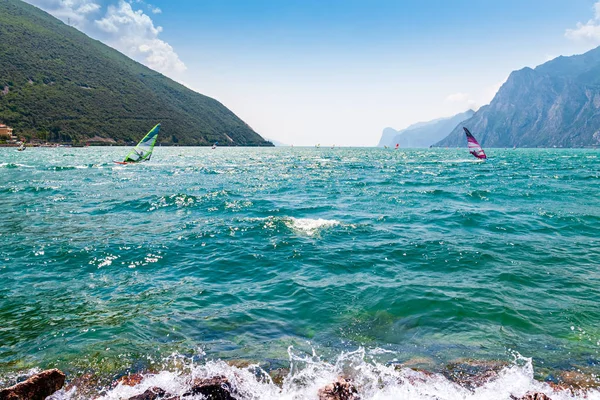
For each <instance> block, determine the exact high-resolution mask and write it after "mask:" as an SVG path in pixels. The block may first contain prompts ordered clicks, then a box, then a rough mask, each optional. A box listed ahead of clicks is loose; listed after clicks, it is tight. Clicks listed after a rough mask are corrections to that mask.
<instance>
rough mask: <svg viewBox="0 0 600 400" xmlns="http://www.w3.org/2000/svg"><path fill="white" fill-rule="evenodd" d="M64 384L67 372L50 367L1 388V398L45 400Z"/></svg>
mask: <svg viewBox="0 0 600 400" xmlns="http://www.w3.org/2000/svg"><path fill="white" fill-rule="evenodd" d="M64 384H65V374H63V373H62V372H61V371H59V370H57V369H50V370H47V371H43V372H40V373H39V374H35V375H33V376H31V377H29V378H28V379H27V380H26V381H24V382H21V383H17V384H16V385H14V386H11V387H9V388H6V389H2V390H0V400H44V399H45V398H46V397H48V396H50V395H52V394H53V393H55V392H57V391H59V390H60V389H61V388H62V387H63V385H64Z"/></svg>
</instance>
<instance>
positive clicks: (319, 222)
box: [286, 217, 340, 236]
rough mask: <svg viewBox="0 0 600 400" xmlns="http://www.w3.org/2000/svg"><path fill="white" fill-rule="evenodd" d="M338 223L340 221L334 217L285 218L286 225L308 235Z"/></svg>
mask: <svg viewBox="0 0 600 400" xmlns="http://www.w3.org/2000/svg"><path fill="white" fill-rule="evenodd" d="M339 224H340V221H336V220H335V219H322V218H318V219H312V218H293V217H292V218H289V219H287V220H286V225H288V227H290V228H291V229H293V230H295V231H297V232H300V233H303V234H305V235H308V236H314V235H315V234H317V233H318V232H319V231H320V230H322V229H325V228H331V227H333V226H337V225H339Z"/></svg>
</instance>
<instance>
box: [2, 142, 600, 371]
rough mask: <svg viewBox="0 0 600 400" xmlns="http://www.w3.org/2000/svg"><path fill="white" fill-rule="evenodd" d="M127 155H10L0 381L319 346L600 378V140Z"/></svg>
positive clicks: (257, 356) (6, 158)
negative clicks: (587, 145)
mask: <svg viewBox="0 0 600 400" xmlns="http://www.w3.org/2000/svg"><path fill="white" fill-rule="evenodd" d="M123 154H124V149H123V148H86V149H68V148H64V149H41V148H40V149H28V150H27V151H25V152H22V153H19V152H16V151H15V150H14V149H6V148H4V149H0V203H1V205H2V218H0V240H1V241H2V245H1V246H0V375H2V374H3V373H9V372H11V371H17V370H23V369H25V368H29V367H32V366H43V367H44V366H57V367H60V368H63V369H66V370H83V369H86V368H92V369H95V370H106V371H115V370H119V369H123V368H129V367H131V366H132V365H136V363H139V364H140V365H142V364H144V365H145V364H148V363H151V362H152V361H148V360H155V359H158V358H160V357H164V356H166V355H168V354H171V353H173V352H177V353H179V354H196V353H197V352H199V351H203V352H206V354H208V355H209V356H210V357H211V358H224V359H236V358H243V359H253V360H285V359H287V354H288V353H287V351H288V346H290V345H293V346H296V347H298V346H300V347H301V346H306V345H307V342H309V343H310V346H315V347H316V348H318V349H319V352H320V353H321V354H323V357H325V358H327V357H330V358H331V359H334V358H335V357H337V355H338V354H339V353H340V352H341V351H350V350H354V349H357V348H359V347H361V346H362V347H363V348H366V349H384V350H386V351H385V352H384V351H381V352H380V353H381V355H380V356H378V357H379V358H381V359H382V360H383V361H385V362H405V361H407V360H410V359H415V358H417V357H419V358H421V359H427V360H431V362H432V363H434V364H443V363H446V362H448V361H450V360H453V359H456V358H461V357H468V358H482V359H509V358H510V357H511V354H512V352H518V353H519V354H521V355H523V356H526V357H533V360H534V361H533V362H534V365H536V368H537V367H538V366H539V367H540V368H542V369H541V371H544V368H546V369H548V370H549V371H550V370H553V369H573V368H587V369H589V370H592V371H596V372H598V363H600V355H599V354H598V350H599V348H600V323H599V321H600V272H599V268H598V267H599V263H600V261H599V260H600V234H599V233H600V201H599V199H600V153H599V152H598V151H597V150H562V149H561V150H558V149H556V150H539V149H538V150H525V149H523V150H521V149H517V150H495V149H491V150H490V159H489V160H488V161H487V162H485V163H481V162H474V160H471V159H470V158H469V157H470V156H469V154H468V153H467V152H466V151H465V150H462V149H461V150H458V149H457V150H454V149H451V150H442V149H439V150H401V151H391V150H383V149H342V148H336V149H314V148H275V149H272V148H271V149H249V148H218V149H217V150H214V151H212V150H210V149H205V148H157V149H156V151H155V154H154V157H153V160H152V161H150V162H148V163H145V164H142V165H128V166H117V165H115V164H113V163H112V162H111V161H112V160H113V159H120V158H122V156H123ZM200 349H201V350H200ZM541 373H543V372H541Z"/></svg>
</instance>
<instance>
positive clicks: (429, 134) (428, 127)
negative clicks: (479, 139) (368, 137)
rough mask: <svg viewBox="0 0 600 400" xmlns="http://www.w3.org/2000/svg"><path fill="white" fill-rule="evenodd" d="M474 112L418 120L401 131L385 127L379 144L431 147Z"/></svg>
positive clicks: (381, 145) (380, 145) (379, 145)
mask: <svg viewBox="0 0 600 400" xmlns="http://www.w3.org/2000/svg"><path fill="white" fill-rule="evenodd" d="M474 113H475V112H474V111H473V110H468V111H465V112H463V113H460V114H457V115H454V116H452V117H447V118H438V119H434V120H432V121H427V122H418V123H416V124H413V125H410V126H409V127H408V128H406V129H402V130H400V131H396V130H395V129H393V128H385V129H384V130H383V134H382V135H381V139H380V140H379V144H378V145H377V146H378V147H384V146H390V147H393V146H396V144H397V143H398V144H400V147H403V148H420V147H429V146H431V145H433V144H435V143H437V142H438V141H440V140H441V139H442V138H444V137H446V136H447V135H448V133H449V132H451V131H452V129H454V128H455V127H456V126H457V125H458V124H460V123H461V122H463V121H465V120H467V119H469V118H471V117H472V116H473V114H474Z"/></svg>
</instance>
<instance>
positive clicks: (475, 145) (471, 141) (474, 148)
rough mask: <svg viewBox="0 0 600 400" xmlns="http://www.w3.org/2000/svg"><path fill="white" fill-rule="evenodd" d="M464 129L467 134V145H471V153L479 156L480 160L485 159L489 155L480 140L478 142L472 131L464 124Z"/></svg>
mask: <svg viewBox="0 0 600 400" xmlns="http://www.w3.org/2000/svg"><path fill="white" fill-rule="evenodd" d="M463 129H464V130H465V134H466V135H467V146H468V147H469V153H471V154H473V156H474V157H476V158H479V159H480V160H485V159H486V158H487V156H486V155H485V152H484V151H483V149H482V148H481V146H480V145H479V142H477V139H475V137H474V136H473V135H472V134H471V132H469V130H468V129H467V128H465V127H464V126H463Z"/></svg>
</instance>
